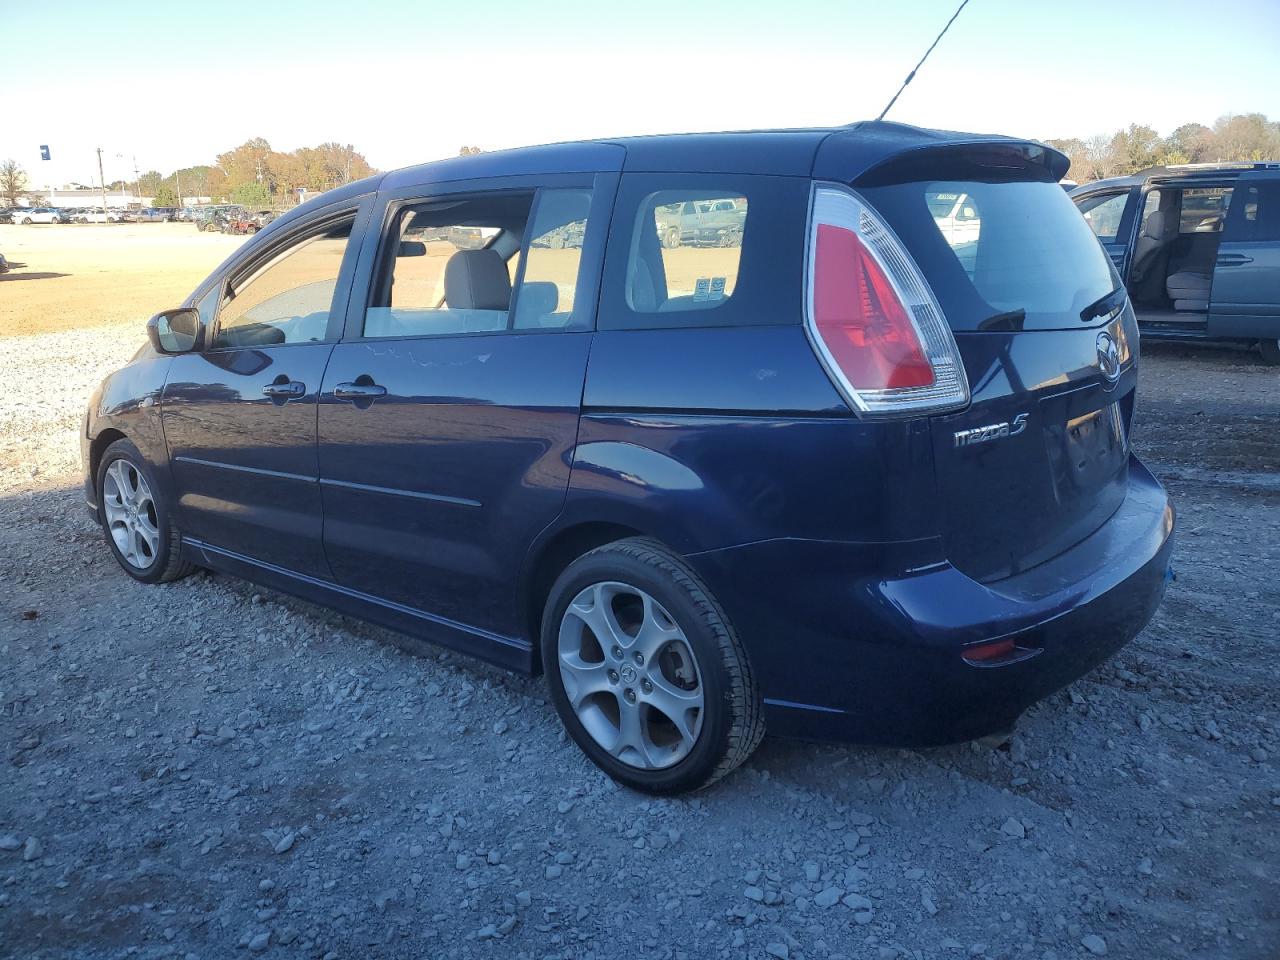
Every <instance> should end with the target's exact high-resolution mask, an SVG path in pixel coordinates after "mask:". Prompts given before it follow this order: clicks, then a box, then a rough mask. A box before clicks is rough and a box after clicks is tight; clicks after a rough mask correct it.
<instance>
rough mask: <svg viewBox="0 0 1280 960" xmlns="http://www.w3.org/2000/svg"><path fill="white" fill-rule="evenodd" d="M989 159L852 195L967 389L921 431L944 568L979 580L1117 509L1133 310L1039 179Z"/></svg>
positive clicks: (942, 153) (1071, 537)
mask: <svg viewBox="0 0 1280 960" xmlns="http://www.w3.org/2000/svg"><path fill="white" fill-rule="evenodd" d="M999 159H1000V162H999V163H996V162H993V163H991V164H990V165H987V164H985V163H984V154H983V151H982V149H981V148H974V149H971V150H967V151H966V150H965V149H964V148H954V149H949V150H939V151H937V156H936V158H935V161H934V162H921V158H920V157H919V156H916V157H914V158H913V161H912V163H910V164H908V165H904V166H903V167H901V168H895V167H894V166H893V165H892V164H889V165H887V166H886V167H883V168H880V169H878V170H875V171H872V173H871V175H869V176H867V177H865V178H862V179H861V180H860V181H859V182H855V183H854V189H855V190H856V191H857V192H858V193H859V194H860V195H861V196H863V197H864V198H865V199H866V200H867V202H868V203H869V204H870V205H871V206H872V207H874V208H875V209H876V210H877V211H878V212H879V213H880V214H881V215H882V216H883V217H884V218H885V220H886V221H887V222H888V223H889V225H890V226H891V227H892V228H893V230H894V231H895V232H896V233H897V235H898V238H899V240H900V241H901V242H902V243H903V244H904V245H905V247H906V248H907V249H908V250H909V251H910V253H911V255H912V257H913V258H914V259H915V261H916V263H917V265H918V266H919V268H920V270H921V272H922V274H923V275H924V277H925V278H926V279H927V281H928V282H929V285H930V287H931V288H932V290H933V293H934V295H935V296H936V298H937V300H938V303H939V305H940V306H941V308H942V312H943V314H944V315H945V317H946V320H947V323H948V325H949V326H950V328H951V330H952V333H953V336H954V337H955V341H956V344H957V347H958V348H959V351H960V355H961V360H962V362H963V365H964V368H965V372H966V374H967V376H968V380H969V385H970V392H971V396H972V401H971V403H970V404H969V405H968V406H967V407H966V408H965V409H963V410H961V411H959V412H956V413H950V414H945V415H939V416H935V417H933V418H932V420H931V432H932V442H933V450H934V466H935V471H936V484H937V491H938V496H939V514H940V517H941V525H942V534H943V539H944V543H945V548H946V551H947V555H948V558H949V559H950V560H951V562H952V563H954V564H955V565H956V566H957V567H958V568H960V569H961V570H963V571H965V572H966V573H968V574H969V575H970V576H972V577H974V578H975V579H978V580H981V581H992V580H997V579H1000V578H1002V577H1007V576H1010V575H1012V574H1015V573H1018V572H1019V571H1021V570H1025V569H1027V568H1029V567H1032V566H1035V565H1036V564H1038V563H1041V562H1043V561H1045V560H1048V559H1050V558H1052V557H1054V556H1056V555H1058V554H1059V553H1061V552H1063V551H1065V550H1067V549H1069V548H1070V547H1071V546H1073V545H1075V544H1076V543H1078V542H1080V541H1081V540H1082V539H1084V538H1085V537H1087V536H1088V535H1089V534H1091V533H1093V532H1094V531H1095V530H1097V529H1098V527H1100V526H1101V525H1102V524H1103V523H1105V522H1106V520H1107V518H1108V517H1110V516H1111V515H1112V513H1114V512H1115V510H1116V509H1117V508H1118V507H1119V506H1120V504H1121V503H1122V502H1123V500H1124V497H1125V492H1126V490H1127V486H1128V458H1129V440H1128V432H1129V424H1130V419H1131V415H1132V411H1133V391H1134V386H1135V381H1136V375H1135V370H1134V360H1135V357H1136V347H1137V332H1136V325H1135V321H1134V317H1133V312H1132V309H1131V308H1130V307H1129V305H1128V300H1127V298H1126V296H1125V292H1124V288H1123V284H1122V283H1121V281H1120V279H1119V277H1118V275H1117V274H1116V271H1115V269H1114V268H1113V266H1112V264H1111V262H1110V260H1109V259H1108V257H1107V256H1106V254H1105V252H1104V251H1103V250H1102V248H1101V246H1100V245H1099V243H1098V241H1097V239H1096V237H1095V236H1094V234H1093V232H1092V231H1091V230H1090V229H1089V227H1088V225H1087V224H1086V223H1085V221H1084V219H1083V218H1082V217H1081V216H1080V214H1079V212H1078V211H1077V210H1076V208H1075V206H1074V205H1073V204H1072V202H1071V201H1070V199H1069V198H1068V197H1067V196H1066V194H1065V192H1064V191H1063V190H1062V188H1061V187H1060V186H1058V185H1057V183H1056V182H1055V181H1056V178H1055V177H1053V176H1051V175H1050V173H1049V172H1048V171H1047V170H1046V169H1045V168H1044V167H1043V166H1037V165H1035V164H1026V165H1021V166H1020V165H1018V164H1009V163H1008V162H1006V161H1007V156H1006V155H1004V154H1002V155H1001V157H1000V158H999ZM944 211H945V215H944Z"/></svg>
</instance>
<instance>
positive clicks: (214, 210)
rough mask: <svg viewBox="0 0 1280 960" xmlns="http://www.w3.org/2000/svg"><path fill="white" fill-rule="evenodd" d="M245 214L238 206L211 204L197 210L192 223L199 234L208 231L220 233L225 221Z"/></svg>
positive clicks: (243, 209) (242, 208) (232, 204)
mask: <svg viewBox="0 0 1280 960" xmlns="http://www.w3.org/2000/svg"><path fill="white" fill-rule="evenodd" d="M245 212H246V211H245V208H244V207H242V206H240V205H239V204H234V203H223V204H212V205H210V206H207V207H200V208H198V210H197V211H196V217H195V219H194V220H193V221H192V222H193V223H194V224H195V226H196V229H197V230H199V231H201V232H205V231H209V230H213V231H220V230H222V227H223V225H224V224H225V223H226V222H227V220H229V219H231V218H232V217H239V216H240V215H242V214H244V213H245Z"/></svg>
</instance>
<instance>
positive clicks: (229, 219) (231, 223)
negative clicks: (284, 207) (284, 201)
mask: <svg viewBox="0 0 1280 960" xmlns="http://www.w3.org/2000/svg"><path fill="white" fill-rule="evenodd" d="M275 218H276V215H275V214H274V213H272V212H271V211H270V210H258V211H256V212H254V213H250V212H248V211H243V212H239V213H234V212H233V213H228V214H226V215H224V217H223V218H222V232H223V233H235V234H246V233H257V232H258V231H259V230H261V229H262V228H263V227H265V226H266V225H267V224H268V223H270V222H271V221H272V220H274V219H275Z"/></svg>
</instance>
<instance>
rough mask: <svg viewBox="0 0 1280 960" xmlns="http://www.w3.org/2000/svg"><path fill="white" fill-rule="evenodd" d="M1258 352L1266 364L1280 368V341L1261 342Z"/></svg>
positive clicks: (1259, 342)
mask: <svg viewBox="0 0 1280 960" xmlns="http://www.w3.org/2000/svg"><path fill="white" fill-rule="evenodd" d="M1258 351H1259V352H1260V353H1261V354H1262V359H1263V360H1264V361H1265V362H1266V363H1268V364H1270V365H1271V366H1273V367H1280V340H1260V341H1258Z"/></svg>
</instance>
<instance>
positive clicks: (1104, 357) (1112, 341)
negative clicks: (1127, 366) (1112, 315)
mask: <svg viewBox="0 0 1280 960" xmlns="http://www.w3.org/2000/svg"><path fill="white" fill-rule="evenodd" d="M1098 369H1099V370H1101V371H1102V375H1103V376H1104V377H1106V378H1107V383H1115V382H1116V381H1117V380H1119V379H1120V344H1118V343H1116V338H1115V337H1113V336H1112V335H1111V334H1109V333H1107V332H1106V331H1103V332H1102V333H1100V334H1098Z"/></svg>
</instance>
